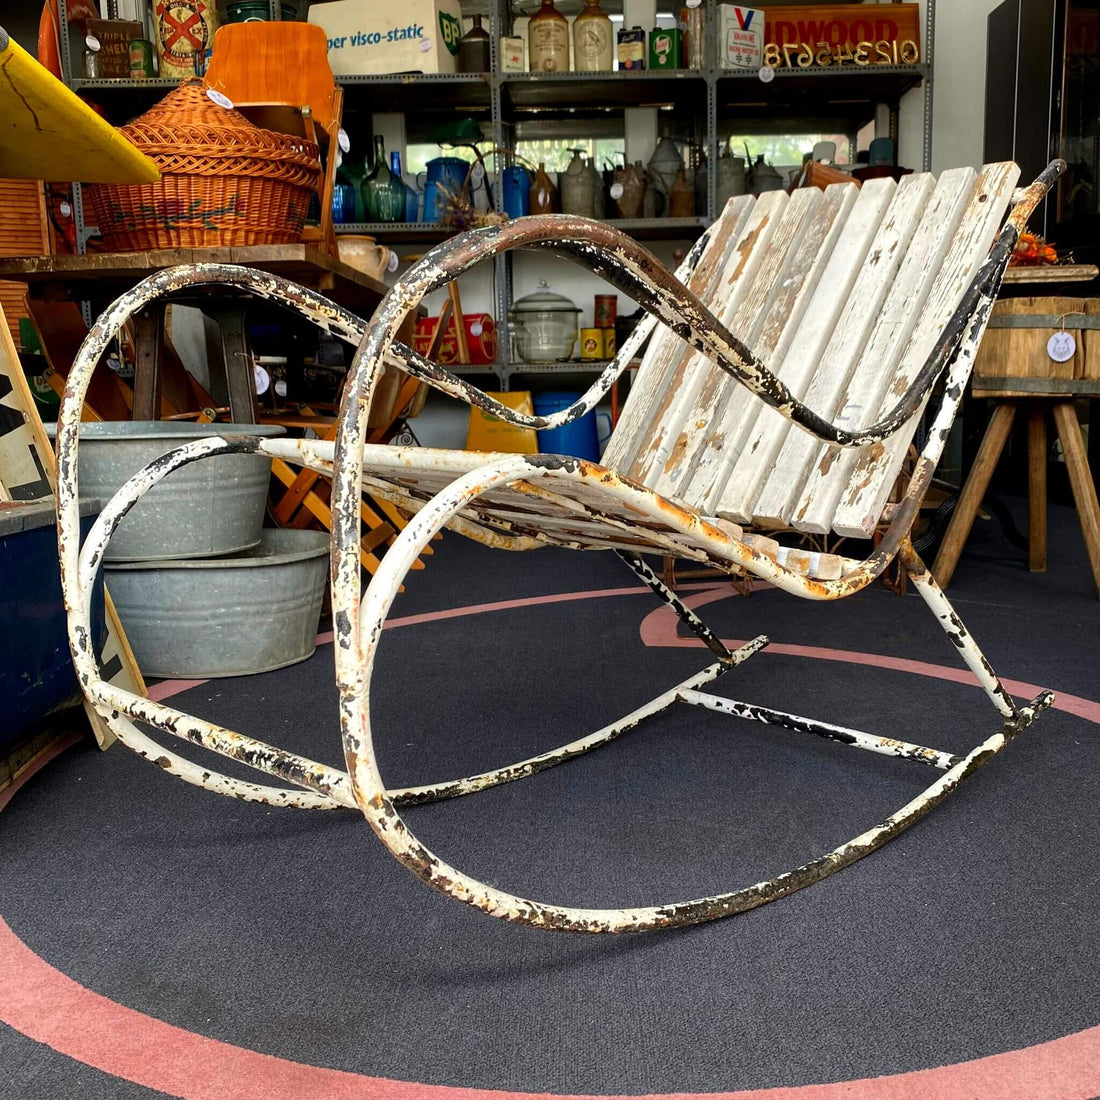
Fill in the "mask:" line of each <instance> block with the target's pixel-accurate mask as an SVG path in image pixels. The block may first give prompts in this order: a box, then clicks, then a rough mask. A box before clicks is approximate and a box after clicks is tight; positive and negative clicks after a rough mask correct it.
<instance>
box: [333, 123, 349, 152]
mask: <svg viewBox="0 0 1100 1100" xmlns="http://www.w3.org/2000/svg"><path fill="white" fill-rule="evenodd" d="M336 140H337V141H338V142H339V143H340V148H341V150H342V151H343V152H345V153H350V152H351V138H349V137H348V132H347V130H345V129H344V128H343V126H341V127H340V132H339V133H338V134H337V135H336Z"/></svg>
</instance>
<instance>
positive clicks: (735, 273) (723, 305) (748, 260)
mask: <svg viewBox="0 0 1100 1100" xmlns="http://www.w3.org/2000/svg"><path fill="white" fill-rule="evenodd" d="M787 202H788V199H787V196H786V194H784V193H783V192H782V191H769V192H767V193H766V194H764V195H762V196H761V197H760V198H759V199H756V200H755V201H753V202H752V205H751V206H750V208H749V213H748V218H747V219H746V221H745V223H744V225H743V226H742V227H741V229H740V232H739V240H738V242H737V245H736V247H735V248H734V249H733V250H732V251H731V252H730V253H728V254H727V256H726V262H725V265H724V266H723V268H722V271H721V272H720V275H719V278H718V280H717V293H716V294H714V295H713V296H712V297H710V298H708V299H707V300H706V304H707V305H708V306H709V307H710V309H711V311H712V312H713V313H714V314H715V316H717V317H718V319H719V320H720V321H722V322H723V323H725V324H728V323H729V322H730V321H731V320H732V319H733V317H734V316H735V315H736V313H737V310H738V307H739V306H740V303H741V300H742V298H743V297H744V295H745V293H746V290H747V289H748V288H749V287H751V285H752V283H753V281H754V280H755V278H756V275H757V272H758V271H759V269H760V267H761V265H762V264H763V263H764V261H765V259H766V257H767V255H768V251H769V245H770V243H771V240H772V237H773V235H774V234H775V231H776V228H777V226H778V224H779V222H780V220H781V217H782V213H783V211H784V209H785V208H786V206H787ZM711 366H712V364H711V362H710V360H709V359H708V358H707V357H706V356H705V355H702V354H701V353H698V352H691V353H690V354H689V355H687V356H685V357H684V358H683V359H682V360H681V361H680V363H679V364H678V365H677V367H676V369H675V370H674V371H673V372H672V375H671V378H670V381H671V384H670V385H669V386H668V388H667V389H666V391H665V393H663V394H662V395H661V396H660V401H659V403H658V405H657V407H656V408H655V410H654V413H655V416H654V420H653V422H652V424H651V426H650V427H649V428H648V429H647V430H646V432H645V433H644V435H643V437H642V446H643V447H644V450H643V449H639V451H638V453H637V455H636V457H635V460H634V462H633V463H632V464H631V466H630V468H629V469H628V470H626V471H625V472H626V473H627V474H629V475H630V476H631V477H632V478H634V479H635V480H637V481H640V482H642V483H643V484H645V485H647V486H649V487H650V488H655V486H656V482H657V479H658V478H659V477H660V475H661V473H662V471H663V469H664V466H665V463H666V462H667V461H668V459H669V456H670V454H671V452H672V450H673V447H674V446H675V445H676V444H677V442H678V438H679V432H680V427H681V425H682V423H683V420H684V417H685V415H686V414H687V411H688V409H689V408H690V407H691V406H692V405H693V404H694V401H695V398H696V396H697V395H698V392H699V388H700V386H701V385H702V382H703V379H704V378H705V377H706V375H707V373H708V372H709V371H710V369H711ZM620 472H621V471H620Z"/></svg>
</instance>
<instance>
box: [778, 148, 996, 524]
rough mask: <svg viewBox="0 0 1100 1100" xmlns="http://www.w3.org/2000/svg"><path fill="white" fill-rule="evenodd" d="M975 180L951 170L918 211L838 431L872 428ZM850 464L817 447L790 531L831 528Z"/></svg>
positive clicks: (835, 450) (833, 450) (837, 452)
mask: <svg viewBox="0 0 1100 1100" xmlns="http://www.w3.org/2000/svg"><path fill="white" fill-rule="evenodd" d="M976 179H977V173H976V172H975V171H974V170H973V169H972V168H956V169H952V170H951V171H948V172H944V173H943V175H942V176H940V179H939V182H938V183H937V184H936V189H935V191H934V192H933V193H932V198H931V201H930V202H929V203H928V204H927V205H926V206H925V208H924V210H923V211H922V212H921V219H920V223H919V224H918V226H917V231H916V233H915V234H914V236H913V240H912V242H911V243H910V245H909V247H908V248H907V249H906V250H905V255H904V257H903V258H902V261H901V266H900V267H899V268H898V273H897V275H896V277H895V278H894V282H893V285H892V286H891V287H890V293H889V294H888V295H887V297H886V302H885V304H884V305H883V308H882V310H881V312H880V313H879V316H878V318H877V319H876V321H875V325H874V328H873V329H872V331H871V336H870V339H869V340H868V341H867V345H866V347H865V348H863V349H862V355H858V362H857V364H856V367H855V370H854V371H853V372H852V374H851V377H850V380H849V382H848V384H847V386H846V387H844V390H843V401H842V403H841V404H840V406H839V408H838V409H837V411H836V413H835V416H834V418H833V419H834V420H835V421H836V423H838V424H841V425H842V426H843V427H845V428H849V429H851V428H858V427H861V426H863V425H864V424H869V423H873V418H871V419H869V418H868V411H869V410H874V411H876V412H877V410H878V407H879V404H880V398H881V394H882V391H883V390H884V389H885V388H886V385H887V379H889V378H890V377H892V376H893V373H894V370H895V368H896V366H897V363H898V360H899V359H900V358H901V356H902V353H903V352H904V350H905V345H906V342H907V341H908V339H909V336H910V334H911V333H912V332H913V329H914V328H915V327H916V324H917V321H918V320H919V319H920V316H921V311H922V309H923V308H924V302H925V299H926V298H927V297H928V292H929V291H930V290H931V289H932V285H933V284H934V282H935V280H936V272H937V271H938V270H939V269H940V266H941V264H942V263H943V258H944V256H946V255H947V250H948V249H949V248H950V247H951V242H952V240H953V239H954V236H955V231H956V229H957V228H958V225H959V222H960V221H961V219H962V215H963V211H964V210H965V209H966V204H967V202H968V201H969V199H970V196H971V195H972V194H973V191H974V182H975V180H976ZM853 350H856V349H853ZM853 462H854V458H853V456H852V454H851V453H850V452H849V453H848V454H844V453H843V451H842V448H839V447H831V446H819V447H818V450H817V453H816V455H815V457H814V460H813V464H812V466H811V468H810V473H809V475H808V476H807V479H806V484H805V486H804V487H803V490H802V497H801V499H800V500H799V502H798V506H797V507H796V508H795V510H794V516H793V517H792V519H791V523H792V524H793V526H794V527H796V528H797V529H798V530H799V531H812V532H815V533H824V532H826V531H828V530H829V529H830V527H832V523H833V513H834V512H835V511H836V506H837V503H838V502H839V500H840V495H841V493H842V492H843V491H844V485H845V482H846V477H847V475H848V474H849V473H850V472H851V469H852V464H853Z"/></svg>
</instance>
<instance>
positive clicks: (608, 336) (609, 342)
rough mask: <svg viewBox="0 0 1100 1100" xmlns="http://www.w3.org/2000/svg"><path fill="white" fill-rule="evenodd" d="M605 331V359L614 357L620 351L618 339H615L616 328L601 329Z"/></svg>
mask: <svg viewBox="0 0 1100 1100" xmlns="http://www.w3.org/2000/svg"><path fill="white" fill-rule="evenodd" d="M600 331H602V332H603V357H604V358H605V359H614V358H615V355H616V353H617V352H618V341H617V340H616V339H615V330H614V329H613V328H605V329H601V330H600Z"/></svg>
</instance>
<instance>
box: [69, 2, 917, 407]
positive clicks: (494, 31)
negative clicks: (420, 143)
mask: <svg viewBox="0 0 1100 1100" xmlns="http://www.w3.org/2000/svg"><path fill="white" fill-rule="evenodd" d="M703 5H704V17H705V22H704V27H705V34H706V38H707V42H708V44H710V48H711V50H712V51H713V48H714V47H713V43H715V42H716V41H717V29H718V28H717V23H718V20H717V0H703ZM520 6H521V5H520V2H519V0H464V3H463V7H464V10H466V12H467V14H473V13H474V12H475V11H476V12H478V13H479V14H482V15H485V14H487V15H488V17H489V19H488V22H489V33H490V36H491V46H490V55H491V58H490V59H491V72H489V73H484V74H474V75H469V74H457V75H438V74H421V73H401V74H394V75H387V76H345V77H339V78H338V80H339V82H340V84H341V85H342V86H343V88H344V96H345V105H346V107H347V108H348V109H350V110H352V111H359V112H365V111H370V112H371V113H385V112H405V113H408V114H414V115H418V116H419V117H420V118H425V117H431V116H434V115H438V116H440V117H441V118H443V117H450V118H453V117H454V112H455V111H462V112H465V113H467V114H472V115H474V116H475V117H478V118H481V119H482V120H483V122H484V124H486V126H487V130H488V136H489V137H490V138H491V140H492V142H493V145H494V146H495V147H497V148H508V147H511V146H512V145H513V144H514V126H515V124H516V123H518V122H522V121H524V120H525V119H531V118H534V117H536V116H537V117H540V118H569V119H580V120H583V119H591V118H600V117H606V116H608V115H614V114H616V113H621V112H623V111H624V110H626V109H628V108H636V107H656V108H660V109H662V115H666V116H667V117H671V118H672V119H674V120H677V121H678V122H679V123H680V124H681V126H690V127H691V128H692V129H693V131H694V133H695V134H696V140H699V141H700V142H701V143H703V144H704V145H705V147H706V149H707V151H708V155H707V159H706V168H707V187H706V205H705V210H703V211H701V212H700V213H699V215H698V216H697V217H694V218H679V219H670V218H658V219H645V218H642V219H632V220H624V219H619V220H609V224H611V225H613V226H615V227H616V228H618V229H620V230H621V231H623V232H624V233H627V234H630V235H632V236H635V237H637V238H639V239H641V240H684V241H689V240H693V239H695V238H697V237H698V236H699V234H700V233H702V232H703V230H704V229H705V228H706V226H707V225H708V224H709V223H710V221H711V220H713V218H714V217H715V214H716V210H715V193H716V190H717V178H716V176H717V172H716V168H717V165H716V160H717V155H716V154H717V148H718V138H719V132H720V130H721V129H723V128H724V127H725V126H726V125H728V124H729V123H730V122H731V121H736V122H737V124H738V125H744V126H746V127H756V128H758V129H762V128H763V127H764V126H765V125H772V126H773V127H774V125H784V124H788V125H791V126H795V125H797V126H802V127H805V126H806V125H807V124H810V125H820V126H822V127H828V128H835V129H845V130H847V131H848V132H852V131H853V130H854V129H855V128H857V127H858V126H859V125H862V124H863V123H866V122H868V121H870V120H872V119H874V118H875V117H876V114H877V112H878V109H879V107H880V105H883V104H885V105H886V107H887V108H888V111H889V129H890V134H891V136H893V137H895V138H896V137H897V129H898V121H897V120H898V110H899V104H900V100H901V97H902V96H903V95H905V93H906V92H908V91H910V90H911V89H912V88H915V87H918V86H922V87H923V108H924V117H923V139H924V140H923V151H922V158H921V159H922V164H921V167H922V168H923V169H924V170H928V169H929V168H930V166H931V126H932V92H933V79H932V73H933V47H934V38H935V34H934V28H935V0H926V10H925V20H924V22H925V26H924V41H923V43H922V49H923V52H922V57H921V62H920V63H919V64H917V65H881V66H879V65H870V66H866V67H862V68H857V67H855V66H851V67H848V66H845V67H843V68H841V67H833V66H830V67H828V68H813V67H811V68H808V69H777V70H775V77H774V79H773V80H771V81H769V82H767V83H764V82H762V81H761V80H760V78H759V76H758V75H757V73H755V72H731V71H728V70H724V69H718V68H717V67H716V64H715V60H716V59H715V57H714V56H713V52H712V56H711V58H710V59H709V65H708V67H707V68H705V69H701V70H685V69H681V70H674V71H669V72H653V71H641V72H629V71H615V72H609V73H501V72H500V71H499V59H498V43H499V40H500V37H501V35H504V34H510V33H511V32H512V30H513V21H514V19H515V18H516V15H517V14H518V9H519V7H520ZM522 6H524V7H529V6H530V5H529V4H523V5H522ZM580 6H581V5H580V4H579V3H576V2H574V0H559V8H560V9H561V10H562V11H563V12H565V13H566V14H575V11H579V10H580ZM59 7H60V17H61V25H62V26H67V12H66V0H59ZM604 7H605V10H608V11H615V10H621V4H620V3H619V2H618V0H605V2H604ZM278 9H279V0H271V4H270V12H271V15H272V18H278ZM61 54H62V66H63V70H64V73H65V76H66V78H67V80H68V83H69V84H70V86H71V87H73V88H74V89H75V90H76V91H79V92H84V93H94V94H98V95H100V96H101V98H103V99H104V100H109V101H110V103H111V104H112V105H113V106H114V107H116V109H117V110H118V112H119V113H133V114H137V113H140V112H141V111H142V110H144V109H145V108H147V107H149V106H151V104H152V103H153V102H154V101H155V100H156V99H157V98H159V97H160V96H162V95H163V94H164V91H165V89H167V88H171V87H173V86H175V84H176V81H174V80H162V79H157V80H144V81H132V80H104V79H101V80H83V79H80V78H78V77H77V76H76V75H75V72H74V66H73V58H72V55H71V46H70V41H69V37H68V36H67V35H63V36H62V43H61ZM504 167H506V164H505V158H504V157H498V158H497V161H496V164H495V165H494V168H495V173H494V175H493V176H492V177H491V180H490V183H491V187H492V191H493V195H494V198H495V200H496V202H497V204H498V206H499V204H500V202H501V198H502V195H501V174H500V173H501V171H502V170H503V168H504ZM74 216H75V217H76V219H77V241H78V245H79V248H80V251H84V250H85V247H86V242H87V238H88V236H89V235H91V233H94V228H91V229H90V228H89V227H88V226H86V225H85V223H84V208H83V202H82V197H81V194H80V186H79V185H75V186H74ZM338 232H342V233H368V234H371V235H372V236H375V237H378V238H380V239H383V240H385V241H387V242H390V243H394V244H418V245H431V244H435V243H438V242H439V241H441V240H444V239H445V238H446V237H447V236H449V235H450V233H451V231H449V230H447V229H445V228H444V227H442V226H439V225H433V224H423V223H422V224H416V225H408V224H389V223H357V224H345V225H342V226H340V227H339V228H338ZM493 262H494V265H495V270H494V276H495V278H494V283H495V287H496V301H495V303H494V304H495V309H496V316H497V318H499V319H500V324H501V327H502V329H504V328H505V327H506V326H505V319H506V318H507V316H508V310H509V308H510V306H511V303H512V287H513V271H512V255H511V254H510V253H509V254H506V255H504V256H500V257H497V258H496V259H495V260H494V261H493ZM599 367H600V364H589V363H562V364H550V365H546V364H536V365H531V364H521V363H511V362H510V361H509V348H508V346H507V338H506V336H505V335H504V334H503V333H502V340H501V358H500V361H499V362H498V363H497V364H496V365H495V366H492V367H477V368H468V369H467V368H464V373H470V374H485V375H490V374H495V375H496V376H497V377H498V379H499V380H500V383H501V385H502V386H503V387H504V388H507V387H508V383H509V379H510V378H511V377H512V376H513V375H516V374H524V375H544V374H547V373H554V372H555V371H557V370H559V369H560V370H561V371H563V372H576V371H583V372H588V371H590V370H598V369H599Z"/></svg>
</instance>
